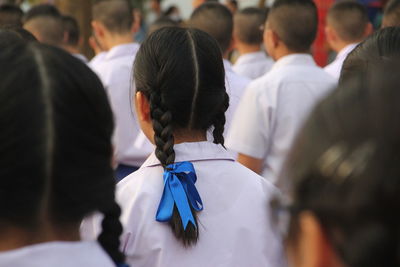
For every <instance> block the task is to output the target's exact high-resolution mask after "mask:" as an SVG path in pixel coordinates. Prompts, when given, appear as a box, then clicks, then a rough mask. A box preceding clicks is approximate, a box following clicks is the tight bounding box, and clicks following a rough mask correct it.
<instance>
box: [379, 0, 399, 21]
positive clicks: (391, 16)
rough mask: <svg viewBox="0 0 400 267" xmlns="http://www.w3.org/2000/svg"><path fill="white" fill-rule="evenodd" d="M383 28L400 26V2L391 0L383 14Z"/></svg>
mask: <svg viewBox="0 0 400 267" xmlns="http://www.w3.org/2000/svg"><path fill="white" fill-rule="evenodd" d="M382 26H383V27H390V26H400V0H390V1H389V2H388V3H387V5H386V7H385V11H384V13H383V20H382Z"/></svg>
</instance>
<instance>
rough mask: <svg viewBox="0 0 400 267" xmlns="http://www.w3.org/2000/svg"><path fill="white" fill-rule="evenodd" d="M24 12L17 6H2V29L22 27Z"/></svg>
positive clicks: (0, 14)
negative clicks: (5, 27)
mask: <svg viewBox="0 0 400 267" xmlns="http://www.w3.org/2000/svg"><path fill="white" fill-rule="evenodd" d="M23 15H24V12H23V11H22V10H21V8H19V7H18V6H15V5H10V4H3V5H0V27H4V26H17V27H21V26H22V17H23Z"/></svg>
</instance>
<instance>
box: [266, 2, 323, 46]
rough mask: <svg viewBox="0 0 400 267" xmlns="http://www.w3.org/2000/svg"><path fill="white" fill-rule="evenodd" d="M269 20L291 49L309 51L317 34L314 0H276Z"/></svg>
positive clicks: (272, 27)
mask: <svg viewBox="0 0 400 267" xmlns="http://www.w3.org/2000/svg"><path fill="white" fill-rule="evenodd" d="M267 22H268V25H269V26H268V27H269V28H270V29H272V30H273V31H275V33H276V34H277V35H278V36H279V38H280V39H281V40H282V42H283V43H284V44H285V45H286V46H287V48H288V49H289V50H291V51H293V52H299V53H304V52H308V51H309V50H310V48H311V45H312V43H313V42H314V40H315V38H316V35H317V28H318V14H317V7H316V5H315V3H314V2H313V1H312V0H276V1H275V2H274V4H273V6H272V8H271V9H270V12H269V15H268V19H267Z"/></svg>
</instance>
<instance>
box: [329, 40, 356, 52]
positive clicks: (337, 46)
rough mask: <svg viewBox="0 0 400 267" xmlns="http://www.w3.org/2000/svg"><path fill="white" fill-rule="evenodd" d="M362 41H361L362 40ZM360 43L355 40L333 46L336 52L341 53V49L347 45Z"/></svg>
mask: <svg viewBox="0 0 400 267" xmlns="http://www.w3.org/2000/svg"><path fill="white" fill-rule="evenodd" d="M360 42H361V41H360ZM356 43H359V42H358V41H355V42H340V43H338V44H336V46H335V47H333V48H332V49H333V50H334V51H335V52H336V53H340V51H342V50H343V49H344V48H346V47H347V46H349V45H351V44H356Z"/></svg>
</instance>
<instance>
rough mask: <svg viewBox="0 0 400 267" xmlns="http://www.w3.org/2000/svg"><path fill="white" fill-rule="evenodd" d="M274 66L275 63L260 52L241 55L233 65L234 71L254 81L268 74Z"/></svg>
mask: <svg viewBox="0 0 400 267" xmlns="http://www.w3.org/2000/svg"><path fill="white" fill-rule="evenodd" d="M272 65H274V61H273V60H272V59H271V58H270V57H267V55H266V54H265V52H264V51H258V52H253V53H247V54H243V55H241V56H240V57H239V58H238V59H237V61H236V62H235V64H234V65H233V70H234V71H235V72H236V73H238V74H240V75H242V76H245V77H247V78H249V79H252V80H254V79H257V78H259V77H261V76H262V75H264V74H265V73H267V72H268V71H269V70H270V69H271V68H272Z"/></svg>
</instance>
